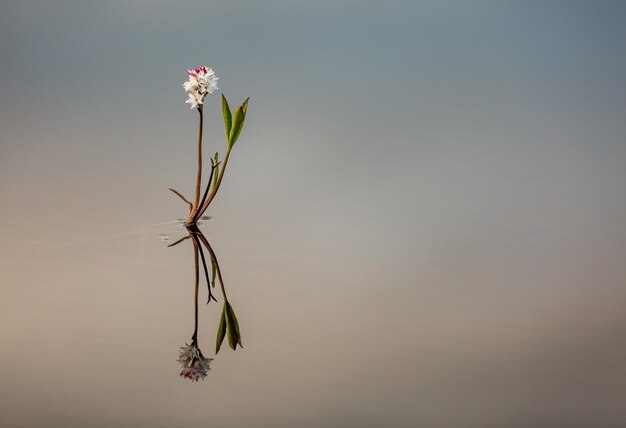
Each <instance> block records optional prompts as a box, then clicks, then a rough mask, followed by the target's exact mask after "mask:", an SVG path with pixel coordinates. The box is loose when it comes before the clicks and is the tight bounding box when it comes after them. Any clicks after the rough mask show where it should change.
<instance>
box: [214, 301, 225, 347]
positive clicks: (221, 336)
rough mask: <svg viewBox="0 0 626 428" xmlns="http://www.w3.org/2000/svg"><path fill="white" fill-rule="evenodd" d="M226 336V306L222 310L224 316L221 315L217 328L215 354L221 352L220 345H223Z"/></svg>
mask: <svg viewBox="0 0 626 428" xmlns="http://www.w3.org/2000/svg"><path fill="white" fill-rule="evenodd" d="M225 336H226V307H225V306H224V310H223V311H222V316H221V317H220V326H219V327H218V329H217V342H216V343H215V354H217V353H218V352H220V347H221V346H222V342H223V341H224V337H225Z"/></svg>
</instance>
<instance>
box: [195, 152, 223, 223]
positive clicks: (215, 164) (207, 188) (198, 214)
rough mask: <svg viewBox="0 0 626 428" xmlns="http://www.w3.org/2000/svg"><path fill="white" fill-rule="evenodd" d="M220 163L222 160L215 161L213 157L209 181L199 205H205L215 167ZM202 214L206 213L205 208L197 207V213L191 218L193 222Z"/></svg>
mask: <svg viewBox="0 0 626 428" xmlns="http://www.w3.org/2000/svg"><path fill="white" fill-rule="evenodd" d="M220 163H221V162H218V163H214V161H213V159H211V174H210V175H209V182H208V183H207V185H206V189H205V190H204V195H202V200H201V201H200V205H199V207H202V206H204V201H205V200H206V197H207V195H208V194H209V189H211V182H212V181H213V174H214V173H215V168H217V166H218V165H219V164H220ZM202 214H204V210H203V209H197V210H196V214H195V215H194V216H193V218H192V219H191V222H192V223H195V222H197V221H198V220H200V217H201V216H202Z"/></svg>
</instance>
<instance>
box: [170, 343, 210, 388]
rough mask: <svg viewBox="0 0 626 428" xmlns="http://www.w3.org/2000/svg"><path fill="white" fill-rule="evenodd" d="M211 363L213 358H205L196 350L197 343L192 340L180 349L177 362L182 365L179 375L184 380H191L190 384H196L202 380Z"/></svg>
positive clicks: (198, 349)
mask: <svg viewBox="0 0 626 428" xmlns="http://www.w3.org/2000/svg"><path fill="white" fill-rule="evenodd" d="M211 361H213V358H205V357H204V355H202V351H201V350H200V348H198V343H197V342H196V341H195V340H192V341H191V343H190V344H187V343H185V346H183V347H181V348H180V357H179V358H178V362H179V363H180V364H181V365H182V370H181V372H180V375H181V376H182V377H184V378H186V379H191V381H192V382H197V381H198V379H202V380H204V378H205V377H206V373H207V371H209V370H211V367H209V364H210V363H211Z"/></svg>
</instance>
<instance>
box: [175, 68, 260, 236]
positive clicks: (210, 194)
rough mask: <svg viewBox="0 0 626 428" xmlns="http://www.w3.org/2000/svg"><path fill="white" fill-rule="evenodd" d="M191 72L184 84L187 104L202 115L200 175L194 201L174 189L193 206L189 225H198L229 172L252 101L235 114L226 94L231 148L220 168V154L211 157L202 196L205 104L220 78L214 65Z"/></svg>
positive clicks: (199, 155) (199, 146)
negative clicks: (233, 150) (227, 169)
mask: <svg viewBox="0 0 626 428" xmlns="http://www.w3.org/2000/svg"><path fill="white" fill-rule="evenodd" d="M187 74H188V76H189V79H188V80H187V81H186V82H185V83H184V84H183V87H184V88H185V91H186V92H187V93H188V99H187V101H186V102H187V103H189V104H191V108H194V107H195V108H196V109H197V110H198V113H199V115H200V121H199V127H198V174H197V177H196V192H195V197H194V201H193V203H192V202H189V201H188V200H187V198H185V197H184V196H183V195H182V194H181V193H180V192H178V191H177V190H174V189H170V190H171V191H172V192H174V193H175V194H176V195H178V196H179V197H180V198H181V199H182V200H183V201H185V202H186V203H187V204H188V205H189V214H188V216H187V219H186V220H185V225H187V226H190V225H195V224H196V222H197V221H198V220H199V219H200V218H201V217H202V214H204V212H205V211H206V210H207V208H208V207H209V205H210V204H211V202H212V201H213V198H215V195H216V194H217V191H218V190H219V187H220V185H221V184H222V178H223V177H224V171H226V165H227V164H228V159H229V158H230V152H231V150H232V148H233V147H234V145H235V142H236V141H237V139H238V138H239V135H240V134H241V130H242V129H243V124H244V121H245V119H246V113H247V111H248V100H249V98H246V100H245V101H244V102H243V103H242V104H241V105H240V106H238V107H237V108H236V109H235V112H234V113H232V112H231V110H230V107H229V105H228V101H226V97H224V95H222V114H223V116H224V128H225V130H226V142H227V143H228V148H227V150H226V156H225V157H224V162H223V164H222V166H221V168H220V164H221V162H220V161H219V155H218V153H217V152H216V153H215V156H214V157H213V158H211V172H210V175H209V180H208V182H207V185H206V189H205V191H204V194H203V196H202V199H200V191H201V188H202V124H203V106H204V101H205V98H206V97H207V95H209V94H211V93H213V91H214V90H215V89H218V88H217V80H218V77H217V76H215V72H214V71H213V70H212V69H211V68H207V67H199V68H196V69H194V70H188V71H187Z"/></svg>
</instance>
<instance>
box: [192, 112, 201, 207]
mask: <svg viewBox="0 0 626 428" xmlns="http://www.w3.org/2000/svg"><path fill="white" fill-rule="evenodd" d="M198 113H200V123H199V126H198V177H197V178H196V197H195V199H194V203H193V206H194V210H197V209H198V205H199V204H200V188H201V185H202V122H203V114H202V107H198Z"/></svg>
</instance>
